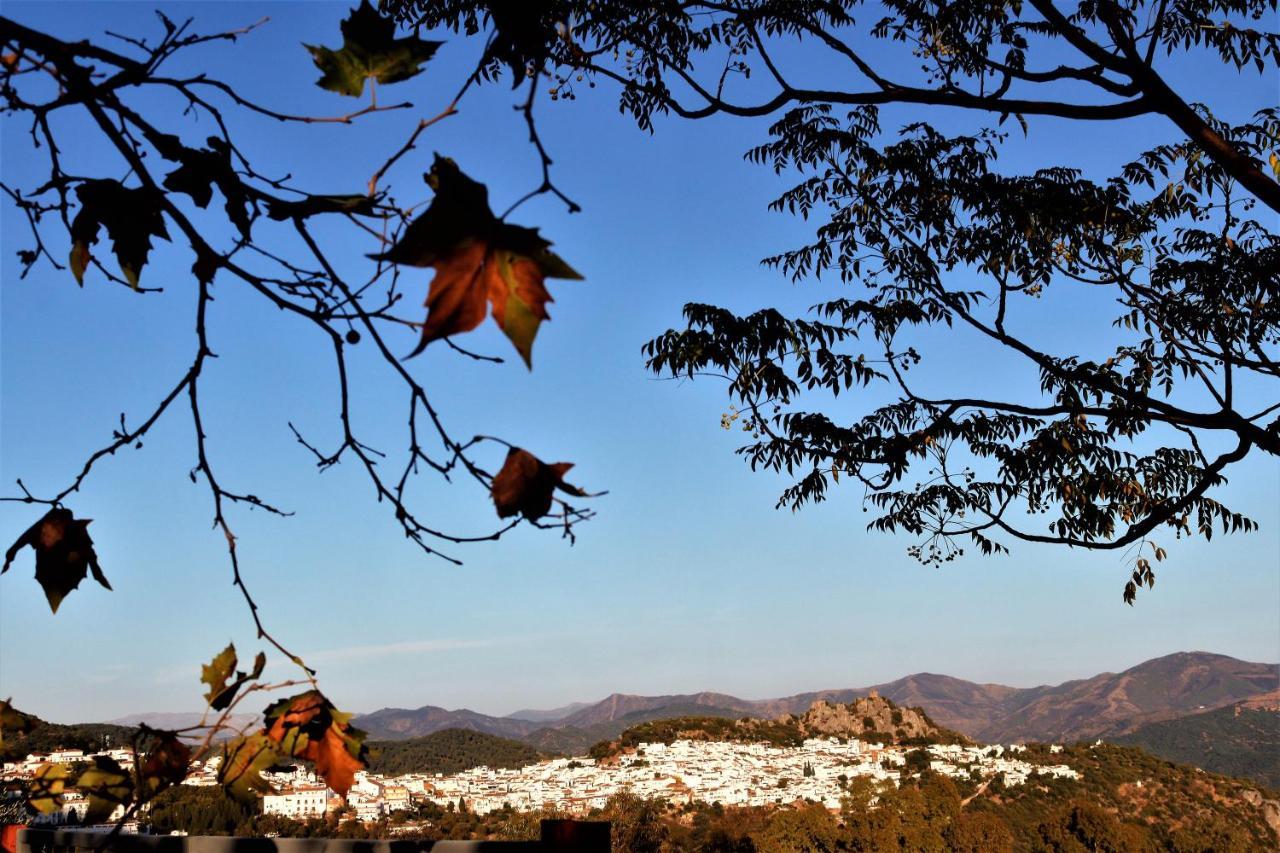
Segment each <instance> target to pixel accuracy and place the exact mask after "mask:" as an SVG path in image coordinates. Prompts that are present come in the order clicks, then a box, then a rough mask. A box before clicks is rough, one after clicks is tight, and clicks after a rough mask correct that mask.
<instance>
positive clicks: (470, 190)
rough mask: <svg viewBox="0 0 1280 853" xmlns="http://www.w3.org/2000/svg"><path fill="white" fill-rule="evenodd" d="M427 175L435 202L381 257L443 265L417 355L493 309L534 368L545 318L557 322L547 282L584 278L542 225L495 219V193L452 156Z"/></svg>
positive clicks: (437, 268)
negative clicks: (491, 196)
mask: <svg viewBox="0 0 1280 853" xmlns="http://www.w3.org/2000/svg"><path fill="white" fill-rule="evenodd" d="M427 178H428V183H429V184H430V185H431V186H432V187H434V188H435V191H436V195H435V198H434V199H432V201H431V205H430V206H429V207H428V208H427V210H426V212H424V213H423V214H422V216H420V217H418V218H417V219H415V220H414V221H413V222H411V223H410V224H409V226H408V228H406V229H405V232H404V234H403V235H402V237H401V239H400V241H399V242H398V243H396V245H394V246H392V247H391V249H389V250H388V251H386V252H385V253H383V254H381V255H374V256H373V257H375V258H377V259H379V260H387V261H390V262H392V263H395V264H406V265H410V266H420V267H431V268H432V269H434V270H435V276H434V278H433V279H432V280H431V287H430V289H429V290H428V292H427V300H426V306H427V319H426V321H425V322H424V323H423V324H422V337H421V339H420V340H419V342H418V346H417V348H416V349H415V350H414V351H413V352H412V353H411V354H410V355H411V356H412V355H417V354H418V353H420V352H422V350H423V349H424V348H425V347H426V346H427V344H429V343H431V342H432V341H437V340H439V339H441V338H447V337H449V336H450V335H456V334H460V333H462V332H469V331H471V330H472V329H474V328H476V327H477V326H479V325H480V324H481V323H482V322H483V321H484V317H485V312H486V310H488V311H489V312H490V313H491V314H492V316H493V319H494V321H495V322H496V323H497V324H498V328H500V329H502V331H503V333H505V334H506V336H507V337H508V338H509V339H510V340H511V343H512V344H514V345H515V348H516V351H517V352H519V353H520V357H521V358H522V359H524V363H525V364H526V365H528V366H530V367H532V352H533V339H534V336H535V335H537V333H538V327H539V326H540V325H541V324H542V321H543V320H548V319H550V317H549V315H548V314H547V303H548V302H551V301H552V299H551V294H550V293H549V292H548V291H547V288H546V284H545V281H546V279H548V278H565V279H581V278H582V276H581V275H579V274H578V272H577V271H576V270H574V269H573V268H572V267H571V266H569V265H568V264H567V263H565V262H564V260H563V259H561V258H560V257H559V256H558V255H556V254H555V253H554V252H552V251H551V250H550V246H551V243H550V242H548V241H547V240H545V239H543V237H542V236H541V235H539V234H538V231H537V229H534V228H522V227H520V226H518V225H509V224H507V223H506V222H503V221H502V220H501V219H499V218H498V217H496V216H494V215H493V211H492V210H490V208H489V195H488V190H486V189H485V186H484V185H483V184H481V183H478V182H477V181H473V180H471V179H470V178H469V177H467V176H466V175H464V174H462V172H461V170H459V169H458V166H457V164H456V163H454V162H453V161H452V160H449V159H448V158H445V157H440V156H439V155H437V157H436V162H435V164H434V165H433V166H432V169H431V172H430V173H429V174H428V175H427Z"/></svg>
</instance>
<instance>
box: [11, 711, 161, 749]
mask: <svg viewBox="0 0 1280 853" xmlns="http://www.w3.org/2000/svg"><path fill="white" fill-rule="evenodd" d="M136 731H137V729H134V728H132V727H130V726H117V725H114V724H112V723H76V724H74V725H63V724H61V723H46V722H44V721H43V720H38V721H37V722H36V725H35V728H33V729H32V730H31V731H29V732H27V733H26V734H18V733H16V732H5V735H4V746H5V752H6V753H8V754H9V755H12V756H15V757H18V758H22V757H25V756H26V755H28V754H30V753H41V752H53V751H54V750H58V749H83V750H84V751H85V752H95V751H97V750H99V749H103V748H106V747H118V746H127V745H129V744H130V743H132V742H133V735H134V733H135V732H136Z"/></svg>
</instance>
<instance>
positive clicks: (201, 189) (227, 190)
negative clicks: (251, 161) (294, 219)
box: [164, 136, 250, 240]
mask: <svg viewBox="0 0 1280 853" xmlns="http://www.w3.org/2000/svg"><path fill="white" fill-rule="evenodd" d="M208 144H209V147H208V148H205V149H191V148H184V149H182V151H181V153H180V154H179V155H178V159H179V160H180V161H181V163H182V165H180V166H179V167H178V168H177V169H175V170H174V171H172V172H170V173H169V175H168V176H167V177H166V178H165V179H164V185H165V188H166V189H168V190H171V191H173V192H179V193H186V194H187V195H189V196H191V200H192V201H194V202H195V203H196V206H197V207H208V206H209V202H210V200H211V199H212V198H213V188H214V187H217V188H218V191H219V192H221V193H222V198H223V200H224V202H225V209H226V211H227V216H228V217H229V218H230V219H231V221H232V223H233V224H234V225H235V226H236V229H237V230H238V231H239V232H240V236H242V237H244V239H246V240H248V239H249V221H250V219H249V210H250V204H249V196H248V194H247V193H246V192H245V186H244V184H243V183H242V182H241V181H240V178H239V176H238V175H236V172H235V169H234V168H233V167H232V165H231V149H230V148H229V147H228V146H227V143H226V142H224V141H223V140H221V139H219V138H218V137H216V136H211V137H209V140H208Z"/></svg>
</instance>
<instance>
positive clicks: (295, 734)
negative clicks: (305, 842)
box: [266, 690, 365, 797]
mask: <svg viewBox="0 0 1280 853" xmlns="http://www.w3.org/2000/svg"><path fill="white" fill-rule="evenodd" d="M266 717H267V722H268V726H267V729H266V735H267V738H268V739H269V740H270V741H272V742H274V743H276V744H278V745H279V746H280V747H281V748H282V751H283V752H284V753H285V754H287V755H291V756H293V757H294V758H301V759H303V760H304V761H310V762H311V763H312V764H314V765H315V768H316V772H317V773H319V774H320V775H321V776H322V777H323V778H324V781H325V784H327V785H328V786H329V787H330V788H332V789H333V790H334V791H337V792H338V793H339V794H341V795H342V796H344V797H345V796H346V795H347V791H349V790H350V789H351V786H352V784H353V783H354V782H355V774H356V772H357V771H360V770H363V769H365V762H364V745H363V740H364V732H362V731H360V730H359V729H356V728H353V727H352V726H350V725H349V724H348V720H350V719H351V715H350V714H344V713H342V712H341V711H338V710H337V709H336V708H334V707H333V705H332V704H331V703H330V702H329V700H328V699H326V698H325V697H324V696H323V694H321V693H319V692H317V691H315V690H312V691H308V692H306V693H302V694H299V695H297V696H294V697H292V698H290V699H283V700H281V701H280V702H277V703H276V704H274V705H272V706H271V707H270V708H268V709H267V713H266Z"/></svg>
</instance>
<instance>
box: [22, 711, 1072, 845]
mask: <svg viewBox="0 0 1280 853" xmlns="http://www.w3.org/2000/svg"><path fill="white" fill-rule="evenodd" d="M664 722H668V723H670V725H669V726H668V727H667V729H666V731H668V732H676V733H678V734H679V735H682V736H674V737H670V738H668V741H667V742H664V741H663V740H657V739H655V740H636V737H637V736H640V735H642V734H643V733H646V732H651V731H655V726H653V725H651V726H640V727H637V729H636V730H635V731H636V732H637V733H639V734H638V735H637V734H633V733H632V732H628V733H627V734H626V735H624V737H623V738H621V739H620V740H619V741H618V742H616V743H613V744H606V745H602V747H603V748H601V749H596V750H593V756H578V757H565V758H554V759H550V760H544V761H540V762H537V763H534V764H530V765H527V766H524V767H520V768H494V767H487V766H481V767H474V768H471V769H468V770H465V771H463V772H459V773H453V774H444V773H407V774H402V775H395V776H390V775H380V774H376V773H370V772H361V773H358V774H357V776H356V782H355V784H354V785H353V786H352V788H351V790H350V791H349V792H348V793H347V795H346V797H345V799H344V798H342V797H339V796H338V795H337V794H336V793H334V792H333V791H331V790H329V789H328V788H327V787H326V786H325V784H324V783H323V781H321V780H320V779H318V778H317V777H316V776H315V775H314V774H313V773H312V772H311V771H309V770H307V769H305V768H303V767H302V766H300V765H299V766H295V767H293V768H291V769H290V770H289V771H287V772H269V773H266V774H264V777H265V778H266V779H267V780H268V781H270V782H271V783H272V786H273V787H274V789H275V791H274V792H273V793H268V794H266V795H264V796H263V798H262V812H263V813H264V814H276V815H281V816H283V817H288V818H292V819H296V820H300V819H305V818H309V817H320V816H324V815H326V814H328V813H331V812H336V811H340V810H346V811H347V812H348V813H349V815H350V816H351V817H353V818H355V819H357V820H360V821H365V822H372V821H377V820H380V819H382V818H384V817H387V816H390V815H392V814H394V813H395V812H398V811H405V810H408V809H410V808H412V807H413V806H414V805H416V804H418V803H424V802H434V803H437V804H440V805H445V804H458V805H459V806H460V807H461V808H465V809H467V810H469V811H472V812H475V813H478V814H484V813H487V812H490V811H494V810H497V809H501V808H514V809H517V810H533V809H539V808H544V807H547V808H554V809H556V810H558V811H561V812H566V813H570V814H585V813H588V812H590V811H591V810H592V809H597V808H601V807H603V806H604V804H605V803H606V802H607V801H608V800H609V798H610V797H611V796H614V795H616V794H618V793H620V792H624V791H626V792H630V793H633V794H636V795H639V796H642V797H646V798H656V799H663V800H667V801H669V802H678V803H683V802H690V803H691V802H703V803H707V804H712V803H720V804H721V805H726V806H730V805H732V806H770V805H784V804H790V803H795V802H803V803H818V804H821V805H823V806H825V807H826V808H829V809H833V810H834V809H838V808H839V807H840V800H841V797H842V796H844V792H845V788H846V786H847V785H848V783H849V782H850V780H852V779H857V778H867V779H871V780H874V781H876V782H881V783H890V784H893V785H897V784H898V783H899V782H900V781H901V780H902V779H903V778H904V777H905V776H908V775H912V774H916V773H919V772H920V771H922V770H925V769H930V770H933V771H935V772H937V773H941V774H944V775H948V776H952V777H957V778H964V779H969V780H973V781H982V780H988V779H992V778H995V777H997V776H999V777H1001V778H1002V781H1003V784H1004V785H1006V786H1017V785H1021V784H1023V783H1024V782H1025V781H1026V780H1027V779H1028V778H1029V777H1031V776H1033V775H1036V774H1041V775H1045V776H1050V777H1055V778H1060V779H1076V778H1078V777H1079V773H1078V772H1077V771H1075V770H1073V769H1072V768H1070V767H1068V766H1066V765H1046V764H1042V763H1035V764H1033V763H1030V762H1028V761H1025V760H1023V759H1021V758H1019V755H1020V753H1023V752H1025V751H1026V747H1024V746H1010V747H1003V746H978V745H972V744H968V743H960V742H942V743H939V742H932V743H927V742H926V741H928V740H930V739H933V740H935V741H936V740H943V741H947V740H951V741H955V740H957V738H955V737H954V736H953V733H948V732H946V731H945V730H942V729H938V728H937V727H936V726H934V725H933V724H932V722H931V721H929V720H928V717H927V716H925V715H924V714H923V713H922V712H919V711H917V710H914V709H899V708H897V706H895V705H893V703H891V702H888V701H887V700H884V699H881V698H880V697H877V696H872V697H869V698H867V699H860V700H857V702H855V703H850V704H849V705H835V704H832V703H829V702H825V701H819V702H816V703H814V705H813V706H812V707H811V708H810V710H809V711H808V712H807V713H806V714H804V715H803V716H799V717H797V716H794V715H785V716H783V717H780V718H779V719H778V720H775V721H758V720H743V721H724V720H711V719H704V720H698V719H696V718H695V719H691V720H685V721H664ZM699 726H701V727H702V728H699ZM850 727H853V728H857V729H859V730H863V731H868V732H873V733H875V732H877V730H878V729H881V728H885V729H890V730H891V732H892V733H891V734H888V735H879V739H872V738H870V737H867V736H865V735H864V736H858V737H854V736H849V735H848V729H849V728H850ZM657 728H658V729H659V730H660V729H661V727H660V726H658V727H657ZM708 730H710V731H713V732H717V733H719V734H720V736H721V739H712V738H711V737H709V736H708V734H707V732H708ZM895 739H896V740H898V741H900V742H898V743H894V742H893V741H894V740H895ZM959 740H963V739H962V738H960V739H959ZM770 741H772V742H770ZM1051 749H1059V747H1051ZM99 754H100V755H103V756H106V757H110V758H112V759H113V760H115V761H116V762H117V763H118V764H120V765H121V766H122V767H125V768H128V767H129V766H130V765H131V763H132V760H133V756H132V753H131V752H130V751H129V750H125V749H113V750H108V751H105V752H102V753H99ZM93 757H94V755H93V754H86V753H85V752H84V751H83V750H63V751H59V752H55V753H52V754H48V755H31V756H28V757H27V758H26V759H25V760H24V761H21V762H14V763H10V764H6V765H4V775H5V776H6V777H9V778H12V777H30V776H33V775H34V774H35V773H36V772H37V771H38V770H39V768H40V767H41V766H42V765H45V764H48V763H50V762H54V763H64V764H74V763H77V762H82V761H90V760H92V758H93ZM220 760H221V759H220V757H219V756H215V757H213V758H211V759H210V760H208V761H206V762H196V763H194V764H193V766H192V767H191V769H190V773H189V775H188V776H187V778H186V780H185V781H184V784H186V785H192V786H213V785H217V784H218V766H219V763H220ZM86 809H87V801H86V800H85V798H84V797H82V796H80V795H78V794H76V793H75V792H68V793H66V794H65V795H64V798H63V801H62V804H61V807H60V810H59V811H58V812H56V813H54V815H51V816H49V820H50V821H51V822H79V820H80V819H82V818H83V817H84V814H85V811H86ZM120 816H121V815H115V817H116V818H118V817H120Z"/></svg>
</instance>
